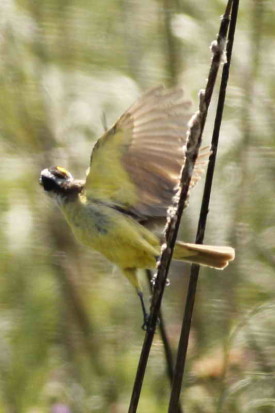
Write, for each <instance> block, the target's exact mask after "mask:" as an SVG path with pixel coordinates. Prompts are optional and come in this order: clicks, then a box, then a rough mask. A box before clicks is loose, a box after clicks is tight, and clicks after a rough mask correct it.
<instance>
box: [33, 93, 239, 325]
mask: <svg viewBox="0 0 275 413" xmlns="http://www.w3.org/2000/svg"><path fill="white" fill-rule="evenodd" d="M189 118H190V102H189V101H188V100H186V98H185V96H184V92H183V89H182V88H180V87H175V88H165V87H164V86H157V87H154V88H152V89H150V90H148V91H147V92H145V93H144V94H143V95H142V96H141V97H140V98H139V99H138V100H137V101H136V102H135V103H134V104H133V105H132V106H131V107H130V108H129V109H128V110H126V111H125V113H123V115H122V116H121V117H120V118H119V119H118V120H117V122H115V124H114V125H113V126H112V127H111V128H109V129H108V130H106V131H105V132H104V134H103V136H102V137H100V138H99V139H98V140H97V142H96V144H95V145H94V147H93V150H92V153H91V158H90V166H89V168H88V170H87V173H86V179H85V180H78V179H75V178H74V177H73V175H72V174H71V173H70V172H69V171H67V170H66V169H65V168H63V167H60V166H52V167H50V168H46V169H43V170H42V172H41V174H40V179H39V183H40V184H41V185H42V187H43V189H44V191H45V192H46V193H47V194H48V195H50V196H51V197H52V198H54V199H55V201H56V203H57V205H58V206H59V208H60V209H61V211H62V213H63V215H64V217H65V219H66V221H67V222H68V224H69V226H70V227H71V229H72V232H73V234H74V235H75V237H76V239H77V240H78V241H80V243H82V244H84V245H86V246H87V247H89V248H91V249H94V250H97V251H99V252H100V253H101V254H102V255H103V256H104V257H105V258H107V259H108V260H109V261H111V262H112V263H113V264H115V265H116V266H117V267H119V268H120V270H121V272H122V273H123V274H124V275H125V276H126V277H127V278H128V280H129V281H130V283H131V284H132V285H133V287H134V288H135V289H136V291H137V294H138V296H139V298H140V300H141V305H142V311H143V317H144V325H146V320H147V319H148V314H147V313H146V309H145V305H144V299H143V292H142V288H141V285H140V282H139V279H138V276H137V272H138V270H139V269H154V268H155V266H156V262H157V260H158V258H159V256H160V254H161V242H162V240H161V231H160V229H162V228H163V227H164V225H165V222H166V217H167V211H168V209H169V207H170V206H171V204H172V202H173V199H174V197H175V195H176V194H177V191H178V188H179V180H180V173H181V170H182V168H183V165H184V162H185V149H186V131H187V128H188V126H187V124H188V120H189ZM206 156H209V149H205V148H204V149H201V150H200V152H199V155H198V158H197V161H196V164H195V168H194V171H193V176H192V180H191V184H190V187H191V188H192V187H194V186H195V184H196V183H197V182H198V180H199V179H200V177H201V175H202V173H203V166H204V164H205V163H207V161H206V160H205V158H206ZM234 258H235V251H234V249H233V248H232V247H230V246H213V245H198V244H192V243H186V242H183V241H177V242H176V245H175V249H174V254H173V259H175V260H180V261H186V262H191V263H196V264H200V265H205V266H209V267H213V268H216V269H223V268H225V267H226V266H227V265H228V263H229V261H232V260H234Z"/></svg>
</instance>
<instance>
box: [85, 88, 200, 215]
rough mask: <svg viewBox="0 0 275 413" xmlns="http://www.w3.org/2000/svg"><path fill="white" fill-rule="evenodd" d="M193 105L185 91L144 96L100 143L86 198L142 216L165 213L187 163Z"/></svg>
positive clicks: (157, 91)
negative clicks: (185, 160)
mask: <svg viewBox="0 0 275 413" xmlns="http://www.w3.org/2000/svg"><path fill="white" fill-rule="evenodd" d="M189 108H190V102H188V101H186V100H185V99H184V97H183V91H182V90H181V89H173V90H172V89H165V88H163V87H161V86H160V87H157V88H154V89H151V90H150V91H148V92H147V93H146V94H145V95H143V96H142V97H141V98H140V99H139V100H138V101H137V102H136V103H135V104H134V105H133V106H131V107H130V109H128V110H127V111H126V112H125V113H124V114H123V115H122V116H121V117H120V119H119V120H118V121H117V122H116V124H115V125H114V126H113V127H112V128H111V129H110V130H108V131H107V132H106V133H105V134H104V135H103V136H102V137H101V138H100V139H99V140H98V141H97V143H96V145H95V147H94V150H93V152H92V156H91V165H90V169H89V170H88V174H87V178H86V184H85V189H86V195H87V197H88V198H90V199H93V200H98V201H100V202H105V203H109V204H111V205H114V206H116V207H120V208H123V209H125V210H127V211H128V212H129V213H133V214H135V215H137V216H138V217H141V218H147V217H148V218H149V217H164V216H165V215H166V211H167V208H168V207H169V206H170V204H171V200H172V197H173V196H174V194H175V192H176V190H177V184H178V179H179V174H180V171H181V168H182V165H183V163H184V145H185V141H186V129H187V122H188V119H189V118H190V112H189ZM194 179H195V180H197V177H194Z"/></svg>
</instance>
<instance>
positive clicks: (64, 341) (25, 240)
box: [0, 0, 275, 413]
mask: <svg viewBox="0 0 275 413" xmlns="http://www.w3.org/2000/svg"><path fill="white" fill-rule="evenodd" d="M223 7H224V2H221V1H219V0H213V1H209V2H203V4H202V2H198V3H197V4H196V3H194V2H192V1H187V2H181V1H179V2H175V1H172V0H170V2H169V1H167V0H166V1H164V2H163V3H162V2H160V1H158V2H155V1H153V0H150V1H144V0H142V1H127V0H120V1H118V0H112V1H110V0H108V1H107V0H96V1H93V2H90V1H87V0H81V1H75V0H70V1H64V0H55V1H53V0H44V1H29V0H18V1H12V0H6V1H2V2H0V16H1V17H0V33H1V35H0V49H1V56H2V58H1V60H0V87H1V98H0V113H1V119H0V139H1V141H0V142H1V143H0V144H1V162H0V172H1V173H0V186H1V191H0V206H1V208H0V211H1V212H0V214H1V215H0V217H1V230H0V245H1V248H0V254H1V257H0V274H1V289H0V309H1V311H0V334H1V342H0V412H1V413H2V412H5V413H6V412H7V413H19V412H20V413H21V412H22V413H25V412H28V413H45V412H50V411H51V406H53V405H54V404H55V403H64V404H65V405H67V406H69V407H70V408H71V410H72V411H73V412H74V413H78V412H79V413H82V412H85V413H86V412H87V413H88V412H107V411H108V412H119V413H120V412H125V411H127V407H128V403H129V398H130V392H131V388H132V383H133V379H134V373H135V369H136V365H137V360H138V356H139V352H140V346H141V344H142V339H143V332H142V330H141V329H140V325H141V322H142V320H141V315H140V308H139V303H138V299H137V297H136V296H135V293H134V292H133V290H132V287H131V286H130V285H128V284H127V281H126V280H125V279H124V278H123V277H121V275H120V274H118V271H114V270H113V268H112V267H111V265H109V264H108V263H106V262H105V261H104V259H103V258H101V257H99V256H98V255H97V254H96V253H91V252H90V251H87V250H85V249H84V248H82V247H80V246H79V245H77V244H76V242H75V240H74V239H73V237H72V234H71V233H70V232H69V229H68V228H67V226H66V223H65V222H64V221H63V218H62V217H61V215H60V213H59V211H58V210H57V208H56V207H55V205H53V204H52V203H51V202H50V201H49V200H48V199H47V198H46V197H45V195H44V194H43V193H42V191H41V188H40V187H39V185H38V177H39V173H40V170H41V169H43V168H45V167H48V166H50V165H55V164H56V165H61V166H64V167H68V168H69V169H70V170H71V171H72V172H73V174H74V175H76V176H79V177H83V176H84V175H85V169H86V167H87V166H88V161H89V156H90V151H91V148H92V145H93V144H94V142H95V139H96V138H97V137H98V136H100V134H101V133H102V131H103V129H104V128H103V121H102V120H103V118H104V117H105V118H106V120H107V124H108V125H109V126H110V125H111V124H112V122H113V121H114V120H115V119H116V118H117V117H118V116H119V115H120V114H121V113H122V111H123V110H124V109H126V108H127V106H129V105H130V104H131V103H132V102H133V101H134V100H135V99H136V97H137V96H138V95H139V93H141V92H142V91H143V90H144V89H146V88H148V87H151V86H154V85H156V84H158V83H166V84H175V83H180V84H183V85H184V84H185V85H186V87H185V88H186V93H187V95H189V96H192V97H193V99H194V101H195V104H196V102H197V97H196V96H197V93H198V90H199V89H200V88H201V87H203V86H204V84H205V77H206V75H207V72H208V67H209V61H210V53H209V49H208V47H209V44H210V42H211V41H212V40H213V39H214V37H215V34H216V32H217V28H218V17H219V15H220V14H221V13H222V12H223ZM273 21H274V7H273V5H272V2H260V1H259V2H249V1H247V0H246V1H243V2H242V4H241V9H240V19H239V22H238V28H237V34H236V43H235V50H234V51H233V60H232V72H231V77H230V82H229V85H230V87H229V91H228V97H227V101H226V113H225V118H224V123H223V127H222V131H221V146H220V149H219V154H218V164H217V170H216V175H215V180H214V188H213V196H212V201H211V204H210V215H209V221H208V223H209V226H208V228H207V236H206V241H207V242H209V243H213V244H214V243H215V244H220V243H221V244H223V243H226V244H232V245H233V246H235V247H236V254H237V259H236V261H235V263H234V264H232V265H231V266H230V267H229V268H228V269H226V270H225V271H224V272H214V271H212V270H205V269H203V270H202V271H201V277H200V281H199V293H198V296H197V301H196V309H195V316H194V321H193V331H192V335H191V339H190V351H189V361H188V371H187V375H186V380H185V390H184V393H183V400H184V404H185V406H186V409H187V411H190V412H192V413H201V412H205V413H207V412H209V413H210V412H211V413H213V412H217V413H218V412H219V413H221V412H228V411H230V412H232V413H243V412H249V413H251V412H254V411H255V412H256V411H257V412H258V411H261V412H267V413H269V412H270V413H271V412H273V411H274V405H275V402H274V400H275V392H274V383H273V379H272V377H273V376H274V370H275V365H274V351H275V341H274V334H273V331H274V323H275V317H274V299H275V294H274V291H275V288H274V266H275V255H274V253H275V251H274V249H275V227H274V216H275V207H274V200H273V198H274V196H273V193H274V179H273V177H274V158H275V144H274V100H275V81H274V70H273V67H274V58H275V57H274V51H273V44H274V37H275V30H274V24H273ZM213 114H214V107H213V108H212V109H211V110H210V114H209V115H210V116H209V119H208V124H207V127H206V130H205V134H204V136H205V141H206V144H207V142H208V141H209V137H210V136H209V135H210V133H211V122H212V119H213ZM201 186H202V185H201ZM200 197H201V189H199V188H198V189H197V190H196V191H194V192H193V194H192V198H191V200H190V207H189V208H188V210H187V211H186V214H185V216H184V218H183V230H182V238H184V239H185V240H187V241H193V239H194V233H195V230H196V222H197V218H198V211H199V204H200ZM183 274H184V277H183ZM187 274H188V266H183V267H182V266H179V265H178V264H175V265H174V266H173V270H172V272H171V286H170V287H169V288H168V289H167V291H166V295H165V297H164V312H165V316H166V318H167V324H168V329H169V336H170V339H171V342H172V344H173V346H174V348H176V346H177V340H178V332H179V326H180V322H181V317H182V309H183V302H184V296H185V290H186V275H187ZM168 394H169V383H168V380H167V377H166V371H165V363H164V358H163V351H162V344H161V341H160V339H159V336H158V335H157V336H156V338H155V344H154V347H153V351H152V355H151V358H150V363H149V368H148V371H147V375H146V380H145V385H144V389H143V392H142V400H141V405H140V411H142V412H150V413H154V412H155V413H160V412H165V411H166V410H167V403H168Z"/></svg>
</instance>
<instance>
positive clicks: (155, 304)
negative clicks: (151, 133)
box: [128, 0, 232, 413]
mask: <svg viewBox="0 0 275 413" xmlns="http://www.w3.org/2000/svg"><path fill="white" fill-rule="evenodd" d="M231 4H232V0H231V1H230V0H229V1H228V3H227V6H226V11H225V14H224V16H223V18H222V22H221V27H220V31H219V35H218V37H217V40H216V41H215V42H213V43H212V46H211V48H212V53H213V57H212V62H211V67H210V71H209V77H208V81H207V85H206V89H205V91H204V90H202V91H200V94H199V97H200V104H199V110H198V111H197V112H196V113H195V114H194V116H193V117H192V119H191V121H190V125H189V130H188V132H187V140H186V152H185V163H184V167H183V170H182V174H181V179H180V190H179V195H178V200H177V201H175V202H174V205H173V207H171V210H170V213H169V214H168V218H167V224H166V228H165V237H164V239H165V242H164V245H163V247H162V253H161V257H160V260H159V263H158V271H157V275H156V277H155V285H154V294H153V298H152V304H151V309H150V319H149V322H148V328H147V331H146V333H145V338H144V342H143V346H142V350H141V354H140V359H139V364H138V368H137V372H136V377H135V382H134V386H133V391H132V396H131V401H130V406H129V410H128V412H129V413H135V412H136V411H137V407H138V403H139V398H140V393H141V388H142V384H143V379H144V375H145V371H146V367H147V362H148V358H149V354H150V350H151V346H152V342H153V338H154V333H155V329H156V324H157V320H158V314H159V310H160V305H161V300H162V296H163V292H164V288H165V285H166V280H167V274H168V270H169V266H170V262H171V259H172V255H173V250H174V245H175V242H176V238H177V234H178V230H179V225H180V220H181V216H182V212H183V209H184V207H185V204H186V200H187V197H188V192H189V184H190V181H191V177H192V173H193V169H194V165H195V162H196V159H197V156H198V152H199V147H200V144H201V140H202V133H203V129H204V125H205V121H206V117H207V112H208V107H209V104H210V101H211V97H212V93H213V89H214V86H215V82H216V78H217V73H218V69H219V66H220V62H221V60H222V57H223V52H224V45H225V40H226V34H227V29H228V25H229V14H230V10H231ZM178 402H179V398H178V399H177V402H176V404H174V410H173V413H175V412H176V411H177V409H178ZM170 412H172V410H170Z"/></svg>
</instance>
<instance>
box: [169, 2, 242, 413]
mask: <svg viewBox="0 0 275 413" xmlns="http://www.w3.org/2000/svg"><path fill="white" fill-rule="evenodd" d="M228 3H231V4H232V12H231V23H230V26H229V34H228V41H227V47H226V56H227V61H226V63H225V64H224V67H223V73H222V79H221V85H220V92H219V99H218V105H217V112H216V118H215V124H214V130H213V136H212V143H211V148H212V154H211V156H210V159H209V165H208V169H207V174H206V181H205V188H204V194H203V200H202V205H201V211H200V218H199V223H198V229H197V236H196V243H198V244H202V242H203V239H204V233H205V227H206V220H207V214H208V208H209V200H210V194H211V187H212V180H213V175H214V169H215V161H216V154H217V147H218V141H219V132H220V126H221V121H222V115H223V108H224V101H225V94H226V87H227V83H228V77H229V69H230V62H231V55H232V47H233V42H234V34H235V28H236V22H237V15H238V7H239V1H238V0H233V2H228ZM229 10H230V8H228V7H227V12H228V13H229ZM228 17H229V15H228V14H227V15H224V17H223V19H225V21H226V22H227V25H228V24H229V19H228ZM222 25H223V22H222V23H221V29H222ZM226 32H227V28H226V27H225V28H224V32H223V33H222V36H221V37H220V38H221V39H222V42H224V41H225V39H226ZM220 35H221V30H220V34H219V36H220ZM219 36H218V39H219ZM217 45H218V43H217ZM199 268H200V267H199V265H195V264H193V265H192V267H191V275H190V281H189V288H188V292H187V299H186V305H185V313H184V319H183V323H182V329H181V335H180V341H179V346H178V354H177V361H176V366H175V373H174V381H173V387H172V392H171V398H170V403H169V410H168V413H175V412H176V411H177V406H178V401H179V398H180V391H181V385H182V379H183V373H184V367H185V361H186V353H187V347H188V339H189V334H190V327H191V319H192V313H193V307H194V301H195V295H196V287H197V281H198V275H199Z"/></svg>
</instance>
